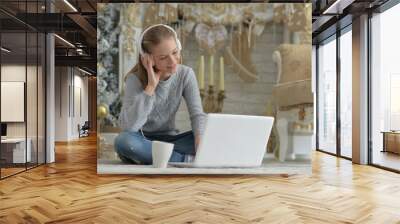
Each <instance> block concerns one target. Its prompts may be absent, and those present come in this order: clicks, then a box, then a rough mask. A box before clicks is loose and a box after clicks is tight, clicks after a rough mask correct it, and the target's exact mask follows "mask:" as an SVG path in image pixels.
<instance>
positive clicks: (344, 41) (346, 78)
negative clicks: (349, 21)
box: [340, 26, 353, 158]
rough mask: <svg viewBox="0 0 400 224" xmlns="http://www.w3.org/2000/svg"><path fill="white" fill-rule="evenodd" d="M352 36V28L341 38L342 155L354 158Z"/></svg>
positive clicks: (344, 32)
mask: <svg viewBox="0 0 400 224" xmlns="http://www.w3.org/2000/svg"><path fill="white" fill-rule="evenodd" d="M351 48H352V35H351V26H349V27H347V28H346V29H345V30H344V31H343V34H342V35H341V36H340V154H341V156H344V157H348V158H351V157H352V148H351V142H352V96H353V95H352V77H353V76H352V74H353V72H352V66H351V65H352V49H351Z"/></svg>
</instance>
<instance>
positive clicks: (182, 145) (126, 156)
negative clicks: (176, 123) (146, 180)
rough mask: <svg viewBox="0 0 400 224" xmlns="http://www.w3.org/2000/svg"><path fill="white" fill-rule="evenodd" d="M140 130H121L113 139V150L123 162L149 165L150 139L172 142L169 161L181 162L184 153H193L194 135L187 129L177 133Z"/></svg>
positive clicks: (151, 161) (150, 156) (150, 160)
mask: <svg viewBox="0 0 400 224" xmlns="http://www.w3.org/2000/svg"><path fill="white" fill-rule="evenodd" d="M144 135H145V136H143V135H142V133H141V132H128V131H124V132H121V133H120V134H119V135H118V136H117V138H116V139H115V142H114V146H115V151H116V152H117V154H118V156H119V157H120V158H121V160H122V161H123V162H124V163H133V164H143V165H150V164H152V163H153V160H152V155H151V141H153V140H156V141H163V142H170V143H173V144H174V149H173V152H172V155H171V158H170V160H169V161H170V162H183V161H184V159H185V155H194V154H195V146H194V135H193V132H192V131H188V132H185V133H182V134H179V135H152V134H151V133H145V134H144Z"/></svg>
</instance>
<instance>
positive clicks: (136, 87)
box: [119, 75, 155, 131]
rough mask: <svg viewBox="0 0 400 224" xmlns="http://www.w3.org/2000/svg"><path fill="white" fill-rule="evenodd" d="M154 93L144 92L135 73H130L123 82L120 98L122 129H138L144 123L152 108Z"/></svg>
mask: <svg viewBox="0 0 400 224" xmlns="http://www.w3.org/2000/svg"><path fill="white" fill-rule="evenodd" d="M154 101H155V94H154V95H153V96H150V95H148V94H146V93H145V92H144V90H143V87H142V85H141V83H140V81H139V79H138V78H137V76H136V75H131V76H130V77H129V78H128V79H127V80H126V83H125V91H124V96H123V100H122V108H121V114H120V117H119V121H120V127H121V128H122V129H123V130H124V131H138V130H139V129H140V128H142V127H143V125H144V124H145V123H146V121H147V118H148V116H149V114H150V112H151V111H152V109H153V105H154Z"/></svg>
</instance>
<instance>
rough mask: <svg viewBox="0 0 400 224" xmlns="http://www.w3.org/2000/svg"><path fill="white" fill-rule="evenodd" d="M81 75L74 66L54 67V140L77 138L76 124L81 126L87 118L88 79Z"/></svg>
mask: <svg viewBox="0 0 400 224" xmlns="http://www.w3.org/2000/svg"><path fill="white" fill-rule="evenodd" d="M82 75H83V73H81V72H80V71H79V70H77V69H75V68H71V67H56V83H55V86H56V88H55V89H56V91H55V121H56V122H55V123H56V133H55V141H69V140H73V139H77V138H78V137H79V136H78V134H79V133H78V124H80V125H81V126H82V125H83V124H84V122H85V121H87V120H88V79H87V77H83V76H82ZM79 90H80V91H79ZM79 92H80V93H79ZM79 94H80V95H81V96H80V97H79ZM79 100H81V102H80V103H79ZM79 105H81V107H82V108H81V109H82V113H80V111H79Z"/></svg>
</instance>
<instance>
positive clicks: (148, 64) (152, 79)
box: [140, 54, 160, 95]
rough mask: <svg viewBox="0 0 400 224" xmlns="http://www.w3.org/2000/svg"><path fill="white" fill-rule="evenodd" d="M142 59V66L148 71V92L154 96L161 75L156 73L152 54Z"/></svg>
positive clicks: (145, 55) (143, 56)
mask: <svg viewBox="0 0 400 224" xmlns="http://www.w3.org/2000/svg"><path fill="white" fill-rule="evenodd" d="M140 58H141V60H142V64H143V65H144V67H145V69H146V71H147V87H146V90H148V93H151V94H150V95H153V93H154V90H155V89H156V87H157V85H158V82H159V81H160V73H157V72H155V71H154V68H155V64H154V59H153V57H152V56H151V55H150V54H144V55H142V56H141V57H140Z"/></svg>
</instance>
